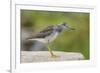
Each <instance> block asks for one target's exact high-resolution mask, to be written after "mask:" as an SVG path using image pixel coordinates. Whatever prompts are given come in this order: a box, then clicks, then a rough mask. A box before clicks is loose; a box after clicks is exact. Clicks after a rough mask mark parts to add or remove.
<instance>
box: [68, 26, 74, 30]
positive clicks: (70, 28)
mask: <svg viewBox="0 0 100 73" xmlns="http://www.w3.org/2000/svg"><path fill="white" fill-rule="evenodd" d="M67 28H68V29H69V30H75V28H72V27H67Z"/></svg>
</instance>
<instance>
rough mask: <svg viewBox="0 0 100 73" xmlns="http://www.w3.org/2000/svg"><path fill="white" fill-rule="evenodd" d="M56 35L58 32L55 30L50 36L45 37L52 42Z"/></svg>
mask: <svg viewBox="0 0 100 73" xmlns="http://www.w3.org/2000/svg"><path fill="white" fill-rule="evenodd" d="M57 36H58V32H55V33H53V34H51V35H50V36H48V37H46V41H47V42H48V41H49V42H52V41H54V40H55V39H56V37H57Z"/></svg>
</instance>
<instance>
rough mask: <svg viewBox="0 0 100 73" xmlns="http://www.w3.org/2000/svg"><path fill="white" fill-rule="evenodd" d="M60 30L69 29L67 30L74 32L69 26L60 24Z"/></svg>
mask: <svg viewBox="0 0 100 73" xmlns="http://www.w3.org/2000/svg"><path fill="white" fill-rule="evenodd" d="M60 28H62V29H69V30H75V29H74V28H72V27H71V26H69V25H68V24H67V23H65V22H64V23H62V24H60Z"/></svg>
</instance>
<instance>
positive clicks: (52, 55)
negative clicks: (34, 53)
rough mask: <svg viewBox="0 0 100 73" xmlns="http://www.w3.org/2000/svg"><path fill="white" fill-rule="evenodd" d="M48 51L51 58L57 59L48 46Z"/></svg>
mask: <svg viewBox="0 0 100 73" xmlns="http://www.w3.org/2000/svg"><path fill="white" fill-rule="evenodd" d="M48 50H49V52H50V54H51V57H54V58H55V57H59V56H56V55H54V54H53V52H52V49H51V48H50V47H49V46H48Z"/></svg>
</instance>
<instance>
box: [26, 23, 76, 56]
mask: <svg viewBox="0 0 100 73" xmlns="http://www.w3.org/2000/svg"><path fill="white" fill-rule="evenodd" d="M65 29H69V30H74V28H72V27H70V26H69V24H68V23H65V22H63V23H60V24H57V25H49V26H47V27H46V28H44V29H43V30H41V31H40V32H38V33H37V34H36V35H34V36H32V37H30V38H28V40H30V41H39V42H42V43H44V44H47V45H48V46H47V48H48V51H49V52H50V54H51V57H58V56H57V55H55V54H54V53H53V52H52V49H51V48H50V47H49V43H51V42H53V41H54V40H55V39H56V38H57V36H58V35H59V34H60V33H61V32H62V31H63V30H65Z"/></svg>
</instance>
